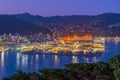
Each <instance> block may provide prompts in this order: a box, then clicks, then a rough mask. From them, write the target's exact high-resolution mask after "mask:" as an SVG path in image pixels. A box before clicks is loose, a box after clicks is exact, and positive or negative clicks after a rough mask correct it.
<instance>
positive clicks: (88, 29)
mask: <svg viewBox="0 0 120 80" xmlns="http://www.w3.org/2000/svg"><path fill="white" fill-rule="evenodd" d="M0 16H8V17H9V16H10V17H11V18H14V19H16V20H12V19H10V18H9V19H8V20H9V21H7V20H6V21H7V22H6V23H9V26H10V25H11V26H13V24H11V23H10V22H11V21H13V23H17V24H15V25H14V28H13V27H11V29H12V28H13V30H11V29H10V30H11V31H10V30H9V31H8V32H12V31H13V32H15V31H16V32H17V31H18V32H24V33H25V34H26V33H30V32H33V33H34V32H43V33H50V30H49V29H51V30H53V31H54V29H55V30H56V31H58V32H59V33H61V34H64V35H65V34H66V35H69V34H73V35H74V34H81V35H82V34H91V35H94V36H100V35H101V36H109V35H110V36H115V35H120V25H119V24H120V14H116V13H104V14H100V15H93V16H90V15H71V16H50V17H43V16H39V15H31V14H29V13H22V14H14V15H0ZM1 20H2V18H1V17H0V30H1V29H2V28H1V26H5V24H6V23H5V22H4V23H1ZM16 21H17V22H16ZM22 24H25V25H24V27H23V25H22ZM28 24H29V25H31V27H29V28H28V27H27V26H28ZM18 25H21V26H18ZM18 27H19V28H20V29H19V28H18ZM6 28H7V27H6ZM39 28H40V29H39ZM18 29H19V30H18ZM23 29H24V30H23ZM2 32H5V30H2V31H1V32H0V33H2Z"/></svg>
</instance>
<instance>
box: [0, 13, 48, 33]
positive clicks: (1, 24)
mask: <svg viewBox="0 0 120 80" xmlns="http://www.w3.org/2000/svg"><path fill="white" fill-rule="evenodd" d="M37 32H41V33H44V34H46V33H50V30H49V29H48V28H45V27H41V26H39V25H36V24H33V23H29V22H26V21H22V20H19V19H16V18H15V17H13V16H10V15H0V34H3V33H20V34H30V33H37Z"/></svg>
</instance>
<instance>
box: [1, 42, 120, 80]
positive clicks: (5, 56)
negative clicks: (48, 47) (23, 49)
mask: <svg viewBox="0 0 120 80" xmlns="http://www.w3.org/2000/svg"><path fill="white" fill-rule="evenodd" d="M118 54H120V42H119V41H118V42H116V41H110V42H108V41H106V42H105V51H104V53H103V54H102V55H101V56H87V57H85V56H82V57H80V56H59V55H45V54H40V55H39V54H20V53H18V52H17V51H11V52H1V53H0V80H1V78H2V77H4V76H9V75H12V74H13V73H15V71H16V70H19V69H21V70H23V71H26V72H31V71H37V70H38V69H42V68H63V67H64V65H65V64H68V63H82V62H87V63H92V62H97V61H104V62H107V61H108V59H109V58H111V57H112V56H115V55H118Z"/></svg>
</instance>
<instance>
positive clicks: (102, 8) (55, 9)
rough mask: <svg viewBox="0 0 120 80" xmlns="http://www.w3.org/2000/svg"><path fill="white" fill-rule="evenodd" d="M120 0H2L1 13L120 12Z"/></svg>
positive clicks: (65, 13)
mask: <svg viewBox="0 0 120 80" xmlns="http://www.w3.org/2000/svg"><path fill="white" fill-rule="evenodd" d="M119 3H120V1H119V0H114V1H113V0H101V1H98V0H92V1H89V0H76V1H73V0H69V1H68V0H59V1H56V0H52V1H48V0H44V1H40V0H36V1H33V0H25V1H24V0H21V1H16V0H1V1H0V14H19V13H25V12H28V13H30V14H33V15H41V16H55V15H60V16H64V15H97V14H102V13H109V12H112V13H120V9H119V8H120V6H119Z"/></svg>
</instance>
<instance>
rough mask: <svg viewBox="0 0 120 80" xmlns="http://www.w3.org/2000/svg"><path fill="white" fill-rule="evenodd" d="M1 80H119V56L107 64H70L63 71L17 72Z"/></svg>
mask: <svg viewBox="0 0 120 80" xmlns="http://www.w3.org/2000/svg"><path fill="white" fill-rule="evenodd" d="M3 80H120V55H118V56H115V57H113V58H111V59H110V60H109V61H108V63H104V62H97V63H93V64H87V63H75V64H72V63H71V64H68V65H65V68H64V69H42V70H38V71H37V72H33V73H25V72H22V71H17V72H16V73H15V74H14V75H12V76H10V77H9V78H4V79H3Z"/></svg>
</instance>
